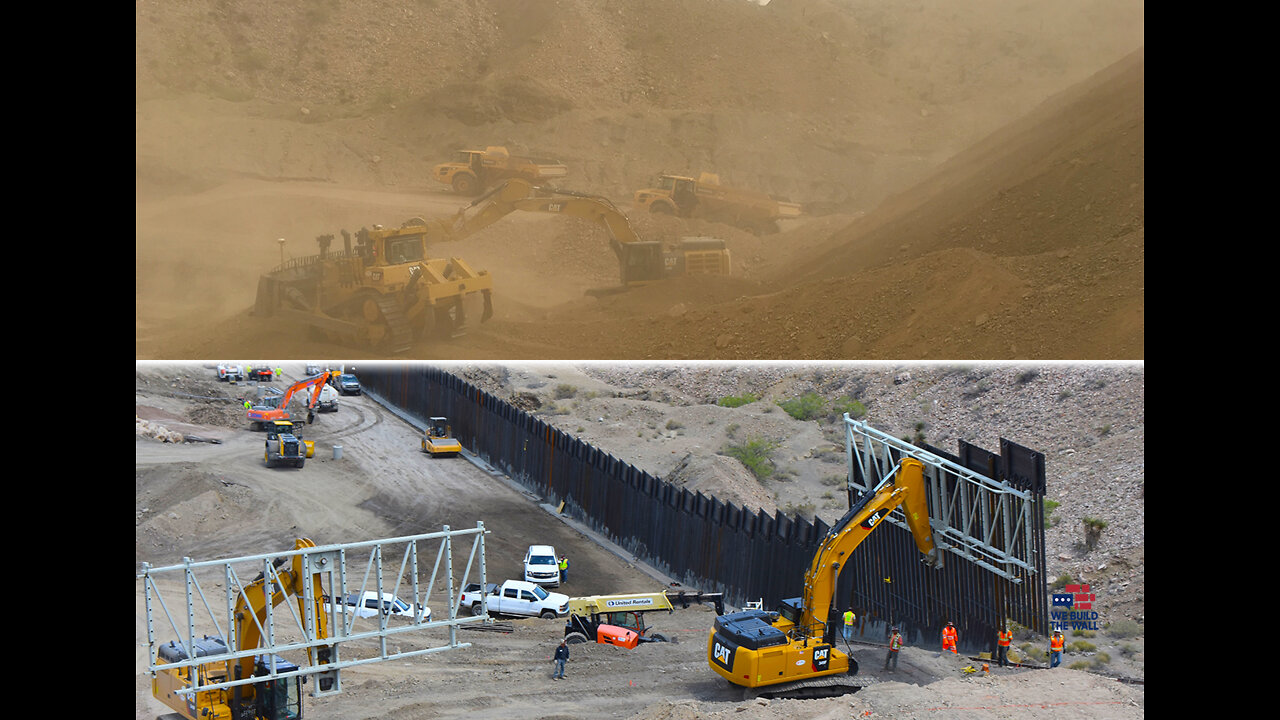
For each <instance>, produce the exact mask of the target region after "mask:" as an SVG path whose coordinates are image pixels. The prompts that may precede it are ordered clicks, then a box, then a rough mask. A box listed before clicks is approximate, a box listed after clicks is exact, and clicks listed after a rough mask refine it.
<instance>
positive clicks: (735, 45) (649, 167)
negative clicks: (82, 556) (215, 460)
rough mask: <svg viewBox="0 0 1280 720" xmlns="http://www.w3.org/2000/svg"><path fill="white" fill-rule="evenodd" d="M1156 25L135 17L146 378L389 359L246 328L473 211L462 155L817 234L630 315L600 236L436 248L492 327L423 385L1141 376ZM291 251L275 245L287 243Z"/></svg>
mask: <svg viewBox="0 0 1280 720" xmlns="http://www.w3.org/2000/svg"><path fill="white" fill-rule="evenodd" d="M1144 22H1145V6H1144V4H1143V3H1141V2H1119V3H1117V2H1103V1H1102V0H1090V1H1087V2H1080V3H1070V4H1067V5H1063V4H1060V3H1051V2H1043V1H1041V0H981V1H979V2H970V3H964V4H962V5H942V6H939V5H935V4H930V3H923V4H917V3H905V2H903V3H884V2H879V1H871V0H812V1H810V2H804V3H799V2H783V1H781V0H777V1H775V2H770V3H767V4H765V5H760V4H758V3H754V2H742V1H739V0H662V1H660V2H652V3H645V4H644V5H643V6H642V7H638V6H635V5H634V4H632V3H626V2H594V1H591V0H558V1H557V2H544V3H526V2H519V1H518V0H476V1H474V2H465V3H438V2H422V1H421V0H381V1H380V2H376V3H372V4H361V5H359V6H350V5H346V4H340V3H337V2H319V3H288V2H286V3H271V4H267V5H263V4H261V3H253V2H247V1H234V0H233V1H231V2H212V0H210V1H209V2H193V3H181V4H173V3H163V2H139V3H137V4H136V5H135V24H136V30H137V32H136V37H135V69H136V78H135V132H136V135H135V162H136V166H135V170H136V172H135V193H136V194H135V198H136V202H135V247H136V255H135V306H136V317H135V358H136V359H189V360H209V359H213V358H219V357H241V358H243V357H255V356H256V357H273V358H294V359H298V358H304V357H329V358H336V357H351V358H375V357H378V355H377V354H373V353H370V352H369V351H368V350H365V349H362V348H359V347H344V346H342V345H337V344H334V343H331V342H325V341H317V340H313V339H309V337H308V335H307V333H306V332H304V331H303V329H302V328H298V327H285V326H283V324H282V323H280V322H279V321H278V320H273V319H271V318H264V317H259V316H255V315H253V314H251V312H250V310H251V308H252V306H253V304H254V297H255V292H256V288H257V278H258V276H259V275H260V274H262V273H263V272H266V271H268V270H270V269H271V268H272V267H274V266H275V265H276V264H278V263H280V262H281V260H282V259H285V260H287V259H289V258H295V257H300V256H305V255H310V254H314V253H315V252H316V246H315V238H316V237H317V236H318V235H321V234H329V233H337V232H338V231H339V230H342V229H346V230H348V231H352V232H354V231H355V230H357V229H359V228H361V227H371V226H373V225H374V224H383V225H387V226H395V225H398V224H399V223H400V222H402V221H403V220H405V219H407V218H410V217H417V216H424V217H444V216H448V215H451V214H452V213H453V212H455V211H456V210H458V209H459V208H460V207H462V206H464V205H466V204H467V202H468V199H467V198H460V197H458V196H456V195H454V194H453V193H452V191H451V190H450V189H448V188H446V187H445V186H443V185H439V184H436V183H434V182H433V181H432V180H431V179H430V171H431V168H432V167H433V166H434V164H435V163H438V162H442V161H445V160H447V159H449V158H450V157H451V155H452V153H453V152H454V151H455V150H458V149H462V148H469V147H484V146H487V145H505V146H509V147H510V148H511V149H512V150H513V151H517V152H525V153H528V154H531V155H537V156H544V157H552V158H556V159H559V160H561V161H562V162H564V163H565V164H566V165H568V166H569V168H570V175H569V176H568V177H567V178H565V179H564V181H563V182H561V183H558V184H559V185H560V186H562V187H564V188H566V189H570V190H574V191H579V192H586V193H593V194H597V195H601V196H605V197H608V198H611V199H612V200H613V201H614V202H615V203H617V204H618V205H619V207H621V208H623V209H628V208H629V207H630V198H631V194H632V192H633V191H634V190H636V189H638V188H640V187H644V186H647V185H649V184H650V183H651V182H652V179H653V178H654V176H655V175H656V174H658V173H659V172H661V171H667V172H678V173H689V174H694V175H696V174H697V173H699V172H703V171H707V172H715V173H718V174H720V175H721V176H722V177H723V178H724V179H725V181H726V182H731V183H733V184H736V185H739V186H743V187H749V188H752V189H755V190H759V191H763V192H768V193H772V194H774V195H776V196H780V197H786V198H788V199H790V200H792V201H795V202H799V203H801V204H803V205H805V206H806V207H807V208H808V212H807V214H805V215H804V216H802V217H801V218H798V219H794V220H786V221H783V222H782V228H781V232H779V233H776V234H771V235H764V236H757V235H754V234H752V233H749V232H746V231H744V230H740V229H738V228H735V227H732V226H728V225H724V224H721V223H713V222H707V221H704V220H699V219H681V218H673V217H666V216H663V217H650V216H648V215H643V214H637V213H632V222H633V224H634V226H635V227H636V230H637V232H638V233H639V234H640V235H641V237H643V238H646V239H653V240H660V241H662V242H664V243H668V244H669V243H672V242H674V241H676V240H677V239H679V238H681V237H686V236H711V237H717V238H720V239H723V240H724V241H725V243H726V246H727V247H728V248H729V249H730V251H731V254H732V258H733V272H732V274H731V275H730V276H729V277H716V278H690V277H685V278H676V279H673V280H670V281H667V282H664V283H661V284H659V285H658V286H651V287H646V288H639V289H635V290H632V291H631V292H627V293H624V294H621V295H616V296H611V297H608V298H604V299H599V300H597V299H595V298H591V297H586V296H584V291H585V290H587V289H590V288H599V287H607V286H610V285H614V284H617V282H618V268H617V263H616V260H615V259H614V257H613V255H612V253H611V252H609V249H608V244H607V238H606V236H605V235H604V233H603V232H602V231H601V230H600V228H598V227H595V226H593V225H591V224H589V223H587V222H586V221H582V220H573V219H568V218H558V217H546V216H540V215H533V214H530V215H527V216H516V215H513V216H509V217H507V218H505V219H503V220H502V221H500V222H499V223H497V224H495V225H494V226H492V227H490V228H488V229H486V230H484V231H482V232H480V233H478V234H476V235H474V236H472V237H469V238H467V239H465V240H463V241H461V242H459V243H456V244H449V245H448V246H447V247H446V246H441V247H438V248H433V250H432V251H433V252H435V253H438V254H440V255H442V256H445V255H447V256H454V255H456V256H460V257H463V258H465V259H466V260H467V262H469V263H470V264H471V265H472V266H474V267H476V268H479V269H484V270H488V271H489V272H490V273H491V274H492V276H493V278H494V307H495V316H494V318H493V319H492V320H491V321H490V322H488V323H486V324H484V325H474V324H473V325H472V327H470V328H469V329H468V332H467V334H465V335H463V336H460V337H455V338H449V339H443V340H432V341H428V340H423V341H421V342H419V343H417V344H416V345H414V346H413V347H412V348H411V349H410V351H409V352H407V353H405V354H404V357H406V358H425V359H446V360H448V359H453V360H479V359H540V358H543V359H725V360H739V359H782V358H786V359H826V360H834V359H848V360H863V359H901V358H911V359H956V360H971V359H1003V358H1008V359H1017V358H1034V359H1072V360H1102V359H1140V358H1142V357H1144V354H1145V353H1144V298H1145V290H1144V285H1145V264H1144V247H1145V183H1144V176H1145V54H1144V50H1143V47H1144V32H1145V30H1144ZM279 239H284V240H285V244H284V245H283V246H281V245H280V244H278V242H277V240H279Z"/></svg>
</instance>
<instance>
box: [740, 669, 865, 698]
mask: <svg viewBox="0 0 1280 720" xmlns="http://www.w3.org/2000/svg"><path fill="white" fill-rule="evenodd" d="M873 682H874V680H871V679H869V678H858V677H856V676H854V675H827V676H825V677H818V678H812V679H809V680H797V681H796V682H789V683H779V684H777V685H764V686H762V687H754V688H745V689H744V692H743V699H744V700H751V699H754V698H789V699H794V700H805V699H811V698H825V697H839V696H841V695H848V694H849V693H855V692H858V691H859V690H861V689H862V688H864V687H866V686H868V685H870V684H872V683H873Z"/></svg>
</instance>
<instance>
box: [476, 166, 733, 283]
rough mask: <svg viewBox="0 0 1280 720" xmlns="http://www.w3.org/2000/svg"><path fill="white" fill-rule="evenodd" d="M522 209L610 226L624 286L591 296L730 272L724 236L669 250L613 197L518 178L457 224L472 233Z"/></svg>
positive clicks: (687, 241) (487, 195)
mask: <svg viewBox="0 0 1280 720" xmlns="http://www.w3.org/2000/svg"><path fill="white" fill-rule="evenodd" d="M517 210H522V211H525V212H544V213H558V214H561V215H570V216H572V217H579V218H584V219H586V220H590V221H592V222H594V223H596V224H597V225H599V226H601V227H602V228H604V229H605V231H606V232H607V233H608V234H609V247H610V248H611V249H612V250H613V253H614V255H616V256H617V258H618V270H619V274H620V275H621V280H622V284H621V286H620V287H617V288H607V289H601V290H592V291H588V292H589V294H592V295H603V294H609V293H613V292H618V291H621V290H625V289H626V288H630V287H635V286H639V285H648V284H650V283H655V282H658V281H660V280H663V279H665V278H667V277H670V276H673V275H728V274H729V270H730V262H729V249H728V248H727V247H725V243H724V240H720V239H718V238H684V239H682V240H681V241H680V242H679V244H678V245H676V247H674V248H673V249H672V250H667V249H666V248H664V247H663V244H662V243H661V242H659V241H656V240H642V239H640V237H639V236H638V235H637V234H636V232H635V230H634V229H632V227H631V223H630V222H629V221H628V220H627V216H626V214H625V213H623V212H622V211H621V210H619V209H618V208H617V207H616V206H615V205H614V204H613V203H612V202H610V201H609V199H608V198H605V197H601V196H599V195H588V194H585V193H577V192H572V191H569V190H559V189H553V188H548V187H543V186H538V185H534V184H532V183H530V182H529V181H528V180H523V179H519V178H512V179H510V180H507V181H506V182H504V183H502V184H501V185H498V186H497V187H495V188H493V189H492V190H490V191H489V192H487V193H485V194H484V195H482V196H481V197H479V198H477V199H476V201H475V202H473V203H472V204H471V205H469V206H468V207H466V208H463V210H462V211H460V212H459V219H458V222H457V223H456V225H457V226H459V227H462V228H465V232H466V233H467V234H470V233H473V232H476V231H477V230H480V229H481V228H484V227H487V226H489V225H492V224H493V223H495V222H497V221H498V220H500V219H502V218H503V217H505V216H506V215H508V214H510V213H512V212H515V211H517ZM464 217H465V219H463V218H464Z"/></svg>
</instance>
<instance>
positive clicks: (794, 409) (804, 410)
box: [778, 392, 826, 420]
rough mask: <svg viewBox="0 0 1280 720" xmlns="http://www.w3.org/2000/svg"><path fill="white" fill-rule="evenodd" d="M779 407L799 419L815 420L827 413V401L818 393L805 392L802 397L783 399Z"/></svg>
mask: <svg viewBox="0 0 1280 720" xmlns="http://www.w3.org/2000/svg"><path fill="white" fill-rule="evenodd" d="M778 407H780V408H782V409H783V410H785V411H786V413H787V414H788V415H790V416H791V417H793V418H795V419H797V420H813V419H815V418H820V417H822V416H823V415H825V414H826V402H824V401H823V399H822V396H820V395H818V394H817V393H813V392H810V393H805V394H804V395H801V396H800V397H796V398H791V399H790V400H783V401H781V402H779V403H778Z"/></svg>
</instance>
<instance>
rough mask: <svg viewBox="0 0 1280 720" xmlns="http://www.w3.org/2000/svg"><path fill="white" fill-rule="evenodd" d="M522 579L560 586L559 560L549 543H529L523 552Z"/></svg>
mask: <svg viewBox="0 0 1280 720" xmlns="http://www.w3.org/2000/svg"><path fill="white" fill-rule="evenodd" d="M524 580H525V582H531V583H538V584H539V585H550V586H551V587H560V561H559V560H557V558H556V549H555V548H553V547H551V546H550V545H530V546H529V550H528V551H527V552H525V554H524Z"/></svg>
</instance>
